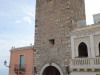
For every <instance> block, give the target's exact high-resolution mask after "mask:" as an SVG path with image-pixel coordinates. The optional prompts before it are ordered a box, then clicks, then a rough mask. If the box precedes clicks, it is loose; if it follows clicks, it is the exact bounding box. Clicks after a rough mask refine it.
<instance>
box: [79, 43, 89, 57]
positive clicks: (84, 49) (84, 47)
mask: <svg viewBox="0 0 100 75" xmlns="http://www.w3.org/2000/svg"><path fill="white" fill-rule="evenodd" d="M78 54H79V57H88V50H87V45H86V44H85V43H84V42H81V43H80V44H79V46H78Z"/></svg>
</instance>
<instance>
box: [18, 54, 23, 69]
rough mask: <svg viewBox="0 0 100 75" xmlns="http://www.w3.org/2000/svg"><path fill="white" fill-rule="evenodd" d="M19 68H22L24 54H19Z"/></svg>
mask: <svg viewBox="0 0 100 75" xmlns="http://www.w3.org/2000/svg"><path fill="white" fill-rule="evenodd" d="M19 66H20V68H24V55H20V65H19Z"/></svg>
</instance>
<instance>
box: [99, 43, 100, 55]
mask: <svg viewBox="0 0 100 75" xmlns="http://www.w3.org/2000/svg"><path fill="white" fill-rule="evenodd" d="M99 56H100V42H99Z"/></svg>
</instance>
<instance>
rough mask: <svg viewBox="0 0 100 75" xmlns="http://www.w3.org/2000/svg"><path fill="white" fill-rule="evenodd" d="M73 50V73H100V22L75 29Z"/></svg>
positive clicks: (78, 74)
mask: <svg viewBox="0 0 100 75" xmlns="http://www.w3.org/2000/svg"><path fill="white" fill-rule="evenodd" d="M71 50H72V59H71V61H70V66H71V69H72V73H71V75H80V74H81V75H100V24H99V23H98V24H94V25H90V26H85V27H82V28H76V29H74V30H73V31H72V33H71Z"/></svg>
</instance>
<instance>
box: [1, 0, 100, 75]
mask: <svg viewBox="0 0 100 75" xmlns="http://www.w3.org/2000/svg"><path fill="white" fill-rule="evenodd" d="M99 7H100V0H86V15H87V24H91V23H93V21H92V20H93V18H92V15H93V14H96V13H100V8H99ZM34 22H35V0H0V74H2V73H3V75H7V68H6V67H5V66H4V65H3V62H4V60H7V61H8V63H9V58H10V56H9V55H10V52H9V50H10V49H11V47H12V46H15V47H23V46H28V45H30V43H32V44H34V24H35V23H34ZM8 65H9V64H8ZM4 72H5V74H4Z"/></svg>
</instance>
